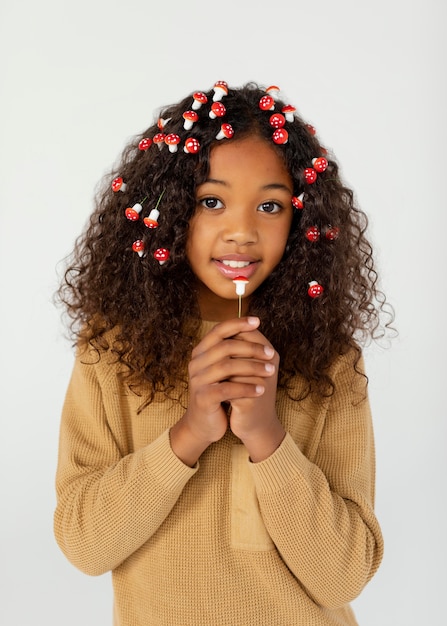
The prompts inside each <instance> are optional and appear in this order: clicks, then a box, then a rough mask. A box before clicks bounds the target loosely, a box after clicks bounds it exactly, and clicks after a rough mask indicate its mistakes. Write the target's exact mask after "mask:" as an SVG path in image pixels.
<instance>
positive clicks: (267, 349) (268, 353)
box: [264, 346, 275, 358]
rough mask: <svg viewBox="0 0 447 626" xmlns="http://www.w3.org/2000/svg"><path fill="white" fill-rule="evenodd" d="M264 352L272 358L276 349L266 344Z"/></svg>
mask: <svg viewBox="0 0 447 626" xmlns="http://www.w3.org/2000/svg"><path fill="white" fill-rule="evenodd" d="M264 353H265V355H266V356H268V357H269V358H271V357H272V356H273V355H274V354H275V351H274V350H273V348H271V347H270V346H264Z"/></svg>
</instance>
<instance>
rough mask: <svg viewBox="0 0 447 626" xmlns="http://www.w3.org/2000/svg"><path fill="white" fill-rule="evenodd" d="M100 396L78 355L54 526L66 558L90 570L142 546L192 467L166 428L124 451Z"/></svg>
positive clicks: (65, 416)
mask: <svg viewBox="0 0 447 626" xmlns="http://www.w3.org/2000/svg"><path fill="white" fill-rule="evenodd" d="M114 389H115V390H116V388H115V387H114ZM109 391H110V390H109ZM102 394H103V389H102V386H101V385H100V383H99V382H98V379H97V374H96V368H95V366H94V365H92V364H83V363H82V362H81V359H79V358H78V359H77V361H76V363H75V367H74V370H73V375H72V378H71V381H70V384H69V387H68V390H67V395H66V399H65V404H64V408H63V413H62V420H61V429H60V446H59V462H58V469H57V476H56V488H57V508H56V512H55V518H54V528H55V535H56V539H57V542H58V544H59V546H60V548H61V549H62V551H63V552H64V553H65V555H66V556H67V558H68V559H69V560H70V561H71V562H72V563H73V564H74V565H75V566H76V567H78V568H79V569H81V570H82V571H84V572H86V573H88V574H91V575H98V574H102V573H104V572H106V571H108V570H111V569H114V568H115V567H117V566H118V565H119V564H120V563H121V562H122V561H124V560H125V559H126V558H127V557H128V556H130V555H131V554H133V553H134V552H135V551H136V550H137V549H138V548H140V547H141V546H142V545H143V544H144V543H145V542H146V541H147V540H148V539H149V538H150V537H151V535H152V534H153V533H154V532H155V531H156V530H157V529H158V528H159V526H160V525H161V524H162V522H163V521H164V520H165V518H166V517H167V515H168V514H169V512H170V511H171V509H172V507H173V506H174V504H175V503H176V501H177V499H178V497H179V496H180V494H181V492H182V489H183V487H184V486H185V485H186V483H187V482H188V480H189V479H190V478H191V477H192V476H193V475H194V473H195V472H196V471H197V468H189V467H186V466H185V465H184V464H183V463H182V462H181V461H180V460H179V459H178V458H177V457H176V456H175V455H174V453H173V452H172V450H171V448H170V444H169V435H168V432H167V431H166V432H165V433H163V434H162V435H161V436H160V437H159V438H158V439H156V440H155V441H153V442H152V443H150V444H149V445H147V446H146V447H144V448H142V449H140V450H138V451H136V452H134V453H132V454H126V452H125V444H124V443H123V440H118V436H117V434H116V433H117V432H118V430H117V428H113V427H111V425H110V424H109V422H108V415H107V414H106V410H105V408H104V403H103V395H102ZM123 439H124V438H123Z"/></svg>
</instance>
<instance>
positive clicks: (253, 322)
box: [247, 317, 259, 326]
mask: <svg viewBox="0 0 447 626" xmlns="http://www.w3.org/2000/svg"><path fill="white" fill-rule="evenodd" d="M247 322H248V323H249V324H250V326H257V325H258V324H259V317H248V318H247Z"/></svg>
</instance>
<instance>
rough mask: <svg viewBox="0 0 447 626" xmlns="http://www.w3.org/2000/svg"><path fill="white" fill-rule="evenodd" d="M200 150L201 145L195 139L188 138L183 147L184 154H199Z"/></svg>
mask: <svg viewBox="0 0 447 626" xmlns="http://www.w3.org/2000/svg"><path fill="white" fill-rule="evenodd" d="M199 150H200V143H199V142H198V140H197V139H196V138H195V137H188V139H187V140H186V141H185V145H184V146H183V152H186V153H187V154H197V153H198V151H199Z"/></svg>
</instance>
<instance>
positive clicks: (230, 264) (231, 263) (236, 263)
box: [222, 261, 250, 268]
mask: <svg viewBox="0 0 447 626" xmlns="http://www.w3.org/2000/svg"><path fill="white" fill-rule="evenodd" d="M222 263H223V264H224V265H227V266H228V267H234V268H236V267H237V268H241V267H247V265H250V261H222Z"/></svg>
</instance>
